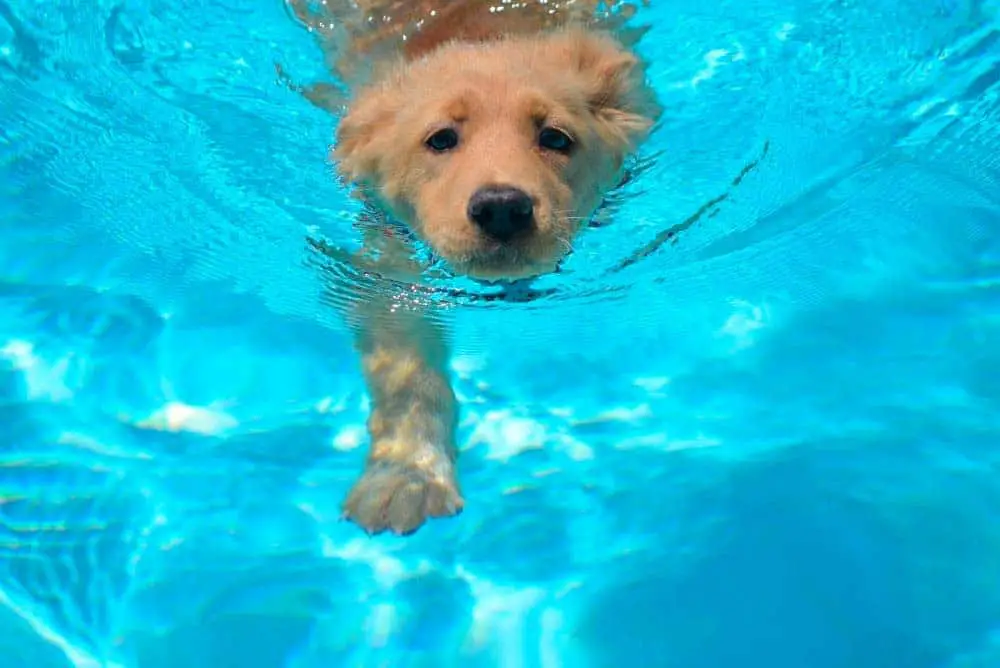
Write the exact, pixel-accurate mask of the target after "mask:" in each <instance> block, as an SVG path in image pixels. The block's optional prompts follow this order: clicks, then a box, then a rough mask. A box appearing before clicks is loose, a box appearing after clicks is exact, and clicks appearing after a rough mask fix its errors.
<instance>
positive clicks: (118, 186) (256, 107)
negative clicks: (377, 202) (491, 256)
mask: <svg viewBox="0 0 1000 668" xmlns="http://www.w3.org/2000/svg"><path fill="white" fill-rule="evenodd" d="M638 19H639V20H640V21H641V22H643V23H649V24H652V25H653V29H652V30H651V32H650V33H649V34H648V35H647V37H646V38H645V39H644V41H643V43H642V45H641V50H642V51H643V52H644V54H645V55H646V56H648V57H649V58H650V59H651V61H652V62H653V66H652V68H651V77H652V78H653V81H654V83H655V85H656V87H657V89H658V90H659V92H660V94H661V98H662V100H663V102H664V104H665V107H666V115H665V117H664V120H663V122H662V124H661V126H660V127H659V128H658V129H657V131H656V133H655V135H654V137H653V139H652V141H650V143H649V144H648V145H647V146H646V147H645V148H644V151H643V154H642V156H640V162H641V165H642V168H641V169H638V170H637V177H636V178H635V179H634V180H633V181H632V182H631V183H630V184H629V185H628V186H627V187H626V189H625V190H624V191H623V192H621V193H618V194H617V195H616V197H615V202H614V204H615V206H614V209H613V210H614V215H613V216H612V217H611V220H610V221H609V224H606V225H604V226H601V227H597V228H595V229H592V230H589V231H588V232H587V233H586V235H585V236H584V238H583V239H581V241H580V244H579V246H578V247H577V249H576V252H575V253H574V255H573V256H572V258H571V259H570V261H569V262H568V263H567V264H566V266H565V267H564V271H563V272H562V273H560V274H559V275H557V276H554V277H549V278H546V279H544V280H542V281H540V282H539V288H544V291H543V294H542V296H540V297H538V298H536V299H534V300H532V301H529V302H526V303H502V302H496V301H492V300H487V299H481V298H478V297H481V296H482V295H480V294H478V293H477V292H476V290H480V288H476V287H471V288H470V287H468V286H466V285H465V284H464V283H462V282H461V281H458V280H455V281H453V282H454V285H453V286H451V287H461V288H462V289H464V290H466V294H464V295H459V296H450V297H443V298H442V306H443V307H445V308H447V310H448V311H449V313H450V316H451V319H452V321H453V326H454V330H453V341H452V347H453V350H454V360H453V369H454V378H455V384H456V389H457V392H458V394H459V397H460V399H461V400H462V410H463V413H462V426H461V441H462V443H463V451H462V455H461V458H460V475H461V480H462V485H463V491H464V493H465V497H466V501H467V507H466V511H465V512H464V513H463V514H462V515H461V517H459V518H457V519H453V520H443V521H435V522H432V523H431V524H429V525H428V526H426V527H425V528H423V529H421V530H420V531H419V532H418V533H417V534H415V535H414V536H412V537H410V538H407V539H397V538H392V537H389V536H380V537H378V538H368V537H366V536H365V535H363V534H362V533H361V532H360V531H359V530H358V529H357V528H356V527H353V526H351V525H350V524H346V523H343V522H340V521H339V519H338V517H339V504H340V502H341V499H342V498H343V495H344V494H345V493H346V491H347V489H348V488H349V485H350V484H351V482H352V480H353V479H354V477H355V476H356V475H357V473H358V472H359V470H360V468H361V465H362V460H363V448H364V432H363V429H364V425H363V422H364V417H365V406H366V398H365V393H364V388H363V387H362V385H361V380H360V371H359V368H358V364H357V360H356V359H355V357H354V355H353V353H352V351H351V344H350V339H349V337H348V336H347V334H346V331H345V329H344V327H343V326H342V324H341V323H340V322H339V320H338V317H337V315H336V313H335V312H334V310H333V309H332V308H329V307H328V306H327V305H326V301H327V299H326V297H325V296H324V282H323V280H321V276H320V272H319V271H318V269H317V267H316V263H315V261H314V260H315V258H314V257H313V256H312V251H311V250H310V246H309V245H308V244H307V243H306V239H307V237H322V238H324V239H326V240H329V241H330V242H331V243H335V244H339V245H341V246H345V247H350V246H351V245H352V244H355V243H356V240H355V239H354V238H353V237H352V232H351V229H350V225H349V222H350V218H351V216H352V215H353V214H354V212H355V211H356V205H355V204H353V203H351V202H350V201H349V200H348V198H347V195H346V193H345V191H344V190H343V189H342V188H341V187H340V186H339V185H338V184H337V183H336V181H335V180H334V179H333V178H332V176H331V168H330V165H329V163H328V162H327V158H326V152H327V148H328V144H329V143H330V141H331V137H332V130H333V126H334V122H335V120H334V119H333V118H331V117H330V116H328V115H326V114H324V113H322V112H320V111H319V110H317V109H315V108H313V107H311V106H309V105H307V104H306V103H305V102H304V101H303V100H302V98H301V97H299V96H298V95H296V94H295V93H294V92H292V91H290V90H289V89H288V87H287V86H286V85H285V84H284V82H283V81H282V80H281V78H280V77H279V76H278V75H277V74H276V71H275V64H276V63H279V64H280V65H281V67H282V69H283V70H284V71H285V72H287V73H288V74H289V76H291V77H293V78H294V79H296V80H300V81H314V80H318V79H323V78H324V77H325V75H324V73H323V71H322V58H321V55H320V54H319V53H318V51H317V49H316V47H315V44H314V42H313V41H312V40H311V38H310V36H309V35H308V33H306V32H305V31H304V30H303V29H302V28H301V27H300V26H299V25H297V24H296V23H295V21H294V20H293V19H292V18H291V17H290V15H289V13H288V12H286V10H285V8H284V7H283V5H282V4H281V2H279V1H278V0H213V1H208V0H171V1H170V2H166V1H161V0H124V1H114V2H111V1H109V2H105V1H99V0H91V1H89V2H88V1H84V0H51V1H49V2H45V3H41V2H36V1H34V0H14V1H11V0H0V96H2V97H0V225H2V231H3V233H2V236H0V267H2V282H0V436H2V445H0V603H2V607H0V666H3V668H21V667H25V668H50V667H62V666H70V665H75V666H88V667H89V666H118V667H126V666H127V667H133V666H135V667H140V668H160V667H164V668H166V667H174V666H191V667H194V668H198V667H201V666H206V667H212V668H216V667H229V666H232V667H241V668H243V667H249V668H256V667H258V666H259V667H262V668H268V667H283V668H313V667H319V666H323V667H328V666H351V667H354V666H364V667H368V666H392V667H393V668H395V667H397V666H428V667H431V666H433V667H438V666H452V665H454V666H463V667H465V666H469V667H475V666H503V667H504V668H511V667H518V666H527V667H535V666H539V667H544V668H552V667H555V666H561V667H567V668H577V667H579V668H587V667H590V666H593V667H604V666H608V667H618V666H631V665H637V666H657V667H659V666H663V667H671V668H673V667H679V668H730V667H737V666H739V667H743V666H746V667H752V668H757V667H758V666H759V667H766V668H848V667H850V668H995V667H996V666H998V665H1000V477H998V470H1000V469H998V466H1000V454H998V453H1000V449H998V447H997V445H998V440H1000V380H998V378H1000V4H998V3H997V2H996V1H995V0H993V1H989V0H982V1H979V2H973V1H968V2H965V1H962V0H905V1H900V0H872V1H870V2H865V3H862V2H854V1H852V0H838V1H834V0H797V1H795V2H791V3H789V2H785V1H783V0H782V1H780V2H779V1H778V0H771V1H765V0H751V1H750V2H716V3H711V2H689V1H687V0H676V1H674V2H665V1H664V0H657V1H656V2H654V3H653V5H652V6H651V7H650V8H648V9H646V10H644V11H643V12H641V13H640V14H639V17H638ZM749 164H753V165H755V166H753V167H751V168H747V166H748V165H749ZM743 171H745V175H744V176H743V177H742V178H741V179H737V175H739V174H741V172H743ZM734 181H738V183H737V184H735V185H734ZM723 196H724V197H725V198H724V199H720V200H718V201H717V202H716V204H714V205H713V206H711V207H709V208H708V209H706V210H705V211H704V212H703V213H702V214H701V215H700V216H698V217H697V218H694V219H692V217H693V216H694V215H695V213H696V212H698V211H699V209H701V208H702V207H703V205H705V203H706V202H710V201H712V200H714V199H715V198H720V197H723ZM677 229H679V230H680V231H679V232H677V233H676V234H670V233H669V231H670V230H677ZM668 237H669V238H668ZM623 265H624V268H621V269H619V268H620V267H622V266H623ZM441 294H447V292H443V293H441Z"/></svg>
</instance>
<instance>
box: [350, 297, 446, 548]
mask: <svg viewBox="0 0 1000 668" xmlns="http://www.w3.org/2000/svg"><path fill="white" fill-rule="evenodd" d="M360 315H361V318H360V322H358V323H357V324H358V326H357V327H356V340H357V343H358V347H359V348H360V352H361V360H362V365H363V367H364V374H365V381H366V384H367V387H368V391H369V395H370V397H371V414H370V415H369V418H368V433H369V436H370V439H371V445H370V450H369V453H368V459H367V463H366V466H365V470H364V473H363V474H362V475H361V477H360V479H359V480H358V481H357V483H355V485H354V488H353V489H352V490H351V491H350V493H349V494H348V495H347V498H346V500H345V501H344V515H345V517H347V518H349V519H350V520H352V521H353V522H355V523H356V524H358V525H360V526H361V527H362V528H364V529H365V530H366V531H368V532H369V533H371V534H375V533H379V532H382V531H385V530H387V529H389V530H392V531H393V532H395V533H397V534H401V535H402V534H409V533H412V532H414V531H416V530H417V528H419V527H420V525H421V524H423V522H424V520H425V519H426V518H428V517H447V516H450V515H455V514H457V513H459V512H460V511H461V510H462V506H463V503H464V502H463V500H462V497H461V494H460V492H459V487H458V483H457V481H456V478H455V460H456V456H457V450H456V448H455V424H456V421H457V419H456V418H457V410H456V402H455V394H454V391H453V390H452V388H451V384H450V382H449V379H448V370H447V366H448V356H447V347H446V345H445V341H444V339H445V337H444V333H443V331H442V328H441V325H440V323H438V322H435V320H434V318H433V317H432V316H430V315H428V314H426V313H423V312H421V311H420V310H408V309H407V307H405V306H401V305H399V304H396V305H391V304H387V303H384V302H383V301H382V300H380V299H377V300H374V301H372V302H369V303H367V304H365V305H363V306H362V312H361V314H360Z"/></svg>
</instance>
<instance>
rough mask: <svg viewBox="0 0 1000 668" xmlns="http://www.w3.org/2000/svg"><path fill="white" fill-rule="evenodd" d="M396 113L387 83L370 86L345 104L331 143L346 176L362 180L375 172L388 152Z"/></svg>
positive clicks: (335, 156) (334, 154)
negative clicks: (379, 85) (345, 110)
mask: <svg viewBox="0 0 1000 668" xmlns="http://www.w3.org/2000/svg"><path fill="white" fill-rule="evenodd" d="M396 113H397V109H396V96H395V95H394V94H393V91H392V89H391V88H390V87H389V86H384V87H381V88H369V89H365V90H364V91H362V93H361V94H360V95H359V96H358V97H357V98H356V99H355V100H354V101H353V102H352V103H350V104H349V105H348V107H347V112H346V113H345V114H344V116H343V117H342V118H341V119H340V123H339V124H338V126H337V134H336V137H335V140H334V146H333V159H334V160H335V161H336V162H337V165H338V170H339V171H340V173H341V174H342V175H343V176H344V177H345V178H347V179H349V180H351V181H356V182H364V181H367V180H369V179H371V178H372V177H374V176H375V175H376V174H378V172H379V169H380V166H381V164H380V163H381V159H382V158H383V157H384V156H386V155H388V153H387V151H388V150H389V149H388V148H387V147H386V146H385V144H387V142H391V135H392V133H393V123H394V120H395V116H396Z"/></svg>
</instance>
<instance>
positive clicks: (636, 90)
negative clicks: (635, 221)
mask: <svg viewBox="0 0 1000 668" xmlns="http://www.w3.org/2000/svg"><path fill="white" fill-rule="evenodd" d="M642 75H643V73H642V71H641V68H640V67H639V62H638V61H637V59H636V58H635V57H634V56H633V55H632V54H630V53H629V52H627V51H625V50H624V49H623V48H622V47H621V46H619V45H618V44H617V43H616V42H614V41H613V40H611V39H610V38H607V37H602V36H597V35H593V34H587V33H576V32H565V33H559V34H555V35H550V36H541V37H534V38H523V37H522V38H509V39H505V40H501V41H496V42H490V43H485V44H480V45H469V44H453V45H450V46H446V47H443V48H441V49H439V50H437V51H435V52H434V53H432V54H431V55H430V56H428V57H426V58H424V59H422V60H419V61H416V62H413V63H410V64H408V65H403V66H401V67H399V68H398V69H397V70H395V71H393V72H392V73H391V74H390V75H389V76H387V77H386V78H385V79H383V80H382V82H381V84H379V85H377V86H375V87H370V88H367V89H364V90H362V92H361V93H360V95H359V96H358V97H357V99H356V100H355V101H354V104H353V105H351V107H350V108H349V110H348V112H347V114H346V115H345V116H344V118H343V119H342V120H341V123H340V126H339V128H338V136H337V141H336V145H335V150H334V158H335V160H336V161H337V163H338V165H339V169H340V171H341V173H342V175H343V176H345V177H346V178H347V179H349V180H351V181H353V182H354V183H356V184H358V185H359V186H360V187H361V189H362V192H364V193H366V194H367V195H368V196H371V197H373V198H374V199H375V200H376V202H377V203H378V204H380V205H381V206H383V207H384V208H386V209H387V210H388V212H389V213H390V214H392V215H393V216H394V217H396V218H397V219H399V220H401V221H402V222H405V223H406V224H408V225H409V226H410V227H411V228H412V229H413V230H414V231H415V232H416V233H417V234H418V235H419V236H420V237H421V238H423V239H424V241H426V242H427V243H428V244H429V245H430V246H431V248H432V249H433V250H434V251H435V252H436V253H437V254H438V255H439V256H441V257H442V258H444V259H445V260H446V261H447V262H448V263H449V264H450V265H451V266H452V267H454V268H455V269H456V270H458V271H461V272H463V273H465V274H467V275H469V276H472V277H474V278H479V279H483V280H500V279H517V278H525V277H529V276H534V275H538V274H541V273H545V272H547V271H551V270H552V269H554V268H555V267H556V265H557V264H558V263H559V261H560V260H561V259H562V257H563V256H564V255H565V254H566V253H567V252H568V250H569V249H570V247H571V245H572V242H573V238H574V236H575V234H576V233H577V231H578V230H579V228H580V227H581V226H582V224H583V223H585V222H586V220H587V219H588V218H589V217H590V216H591V215H592V214H593V212H594V210H595V209H596V208H597V206H598V205H599V204H600V203H601V201H602V199H603V196H604V193H605V192H606V191H607V190H608V189H610V188H612V187H614V186H615V185H616V184H617V181H618V179H619V178H620V175H621V169H622V164H623V161H624V159H625V157H626V155H627V154H628V153H629V152H631V151H632V150H633V149H634V148H635V146H636V145H637V144H638V143H639V142H640V141H641V140H642V139H643V138H644V136H645V134H646V133H647V131H648V129H649V127H650V126H651V124H652V122H653V121H654V119H655V116H656V114H657V113H658V108H657V106H656V103H655V100H654V97H653V95H652V92H651V91H650V90H649V89H648V88H647V87H646V86H644V85H643V80H642Z"/></svg>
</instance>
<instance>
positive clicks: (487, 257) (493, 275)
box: [445, 246, 562, 283]
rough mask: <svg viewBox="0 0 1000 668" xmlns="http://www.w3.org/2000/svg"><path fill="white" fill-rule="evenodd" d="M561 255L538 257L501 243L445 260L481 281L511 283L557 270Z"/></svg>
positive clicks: (454, 267)
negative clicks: (493, 247) (495, 246)
mask: <svg viewBox="0 0 1000 668" xmlns="http://www.w3.org/2000/svg"><path fill="white" fill-rule="evenodd" d="M561 259H562V258H558V257H541V258H539V257H535V256H534V255H532V254H528V253H525V252H523V251H521V250H518V249H516V248H509V247H506V246H500V247H497V248H495V249H489V250H480V251H478V252H475V253H471V254H466V255H464V256H463V257H461V258H454V259H449V258H448V257H447V256H445V261H446V262H447V263H448V264H449V265H450V266H451V267H452V269H453V270H454V271H455V272H456V273H459V274H462V275H464V276H467V277H469V278H471V279H473V280H476V281H479V282H481V283H511V282H514V281H524V280H529V279H532V278H537V277H539V276H542V275H544V274H549V273H552V272H554V271H556V270H557V269H558V267H559V262H560V260H561Z"/></svg>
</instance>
